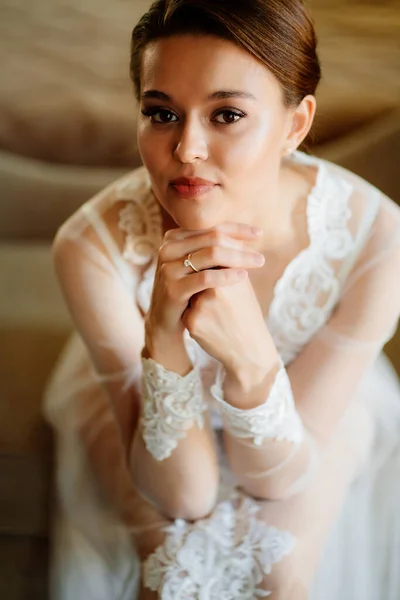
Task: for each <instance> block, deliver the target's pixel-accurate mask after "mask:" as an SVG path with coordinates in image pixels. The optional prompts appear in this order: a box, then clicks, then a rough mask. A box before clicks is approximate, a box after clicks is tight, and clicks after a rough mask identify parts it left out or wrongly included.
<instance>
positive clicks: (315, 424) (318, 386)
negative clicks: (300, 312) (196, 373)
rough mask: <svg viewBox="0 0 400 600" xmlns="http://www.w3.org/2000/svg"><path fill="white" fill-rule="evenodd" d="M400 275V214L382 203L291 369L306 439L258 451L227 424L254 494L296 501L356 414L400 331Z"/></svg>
mask: <svg viewBox="0 0 400 600" xmlns="http://www.w3.org/2000/svg"><path fill="white" fill-rule="evenodd" d="M399 273H400V211H399V209H398V207H397V206H396V205H394V203H392V202H391V201H390V200H388V199H386V198H383V199H382V202H381V207H380V210H379V212H378V215H377V217H376V219H375V221H374V224H373V227H372V228H371V231H370V234H369V236H368V239H367V241H366V243H365V244H364V246H363V248H362V250H361V252H360V253H359V255H358V259H357V261H356V262H355V264H354V265H353V267H352V269H351V272H350V273H349V275H348V276H347V278H346V280H345V283H344V286H343V289H342V292H341V296H340V299H339V301H338V302H337V304H336V306H335V308H334V310H333V312H332V314H331V316H330V318H329V319H328V320H327V322H326V324H325V325H324V326H323V327H321V328H320V329H319V331H318V332H317V333H316V334H315V335H314V336H313V337H312V339H311V341H310V342H309V343H308V344H307V345H306V346H304V348H303V349H302V350H301V351H300V352H299V354H298V355H297V356H296V357H295V358H294V360H292V362H290V363H289V364H287V366H286V373H287V376H288V378H289V381H290V390H291V393H292V394H293V398H294V403H295V408H296V411H297V415H298V416H299V418H300V419H301V422H302V424H303V428H304V439H303V440H302V441H301V442H300V441H299V439H297V440H295V439H292V440H291V441H290V439H288V438H287V439H286V440H285V439H283V440H282V441H278V439H279V436H269V438H268V439H266V440H265V441H264V443H263V444H262V446H261V447H258V448H257V447H256V446H255V445H254V443H251V442H252V440H251V436H250V435H249V436H248V438H247V440H245V439H241V440H239V438H238V436H235V432H234V431H232V429H231V430H230V432H229V429H230V427H229V423H228V424H227V425H228V426H227V448H228V453H229V455H230V460H231V465H232V468H233V470H234V471H235V473H236V474H237V476H238V477H239V480H240V482H241V483H242V485H243V486H244V487H245V488H246V489H247V490H248V491H249V492H250V493H252V494H254V495H256V496H261V497H274V498H276V497H282V496H286V495H290V494H291V493H295V492H296V491H298V490H299V489H301V487H302V486H303V485H305V483H306V481H307V480H308V478H309V477H310V476H311V475H312V472H313V467H314V466H315V465H316V464H318V460H319V457H320V456H321V454H322V453H323V451H324V447H325V446H326V445H327V444H328V443H329V441H330V439H331V438H332V436H334V435H336V434H337V432H338V431H339V430H340V428H341V427H343V426H344V423H345V421H346V416H347V415H348V414H349V413H350V411H352V410H353V409H354V406H355V399H356V397H357V390H358V388H359V386H360V383H361V382H362V380H363V377H364V375H365V374H366V373H367V372H368V370H369V368H370V367H371V366H372V364H373V362H374V361H375V359H376V358H377V356H378V355H379V353H380V352H381V350H382V348H383V346H384V345H385V343H386V342H387V341H388V340H389V339H390V338H391V337H392V336H393V334H394V332H395V330H396V327H397V322H398V318H399V313H400V285H399V282H398V276H399ZM268 402H269V398H268V399H267V400H266V405H268ZM359 435H362V433H361V423H360V431H354V443H355V446H356V445H357V443H356V442H357V436H359ZM274 437H275V439H273V438H274ZM281 439H282V436H281Z"/></svg>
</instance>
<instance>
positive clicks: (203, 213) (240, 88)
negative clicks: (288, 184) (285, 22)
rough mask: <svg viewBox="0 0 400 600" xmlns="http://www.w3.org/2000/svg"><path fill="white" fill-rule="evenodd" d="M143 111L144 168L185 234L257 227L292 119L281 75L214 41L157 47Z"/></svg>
mask: <svg viewBox="0 0 400 600" xmlns="http://www.w3.org/2000/svg"><path fill="white" fill-rule="evenodd" d="M140 108H141V114H140V116H139V123H138V142H139V149H140V153H141V156H142V159H143V163H144V165H145V166H146V168H147V170H148V172H149V174H150V179H151V182H152V187H153V191H154V194H155V196H156V198H157V199H158V201H159V202H160V204H161V205H162V206H163V207H164V209H165V210H166V211H167V212H168V213H169V214H170V215H171V217H172V218H173V220H174V221H175V222H176V223H177V225H178V226H179V227H185V228H189V229H207V228H209V227H213V226H215V225H217V224H219V223H222V222H224V221H241V222H247V223H254V217H255V216H256V217H257V216H258V215H260V216H262V212H264V213H265V210H268V198H269V195H270V194H272V193H276V185H277V180H278V177H279V170H280V162H281V156H282V149H283V147H284V143H285V140H286V138H287V135H288V128H289V126H290V125H289V123H290V114H289V111H288V110H287V109H286V108H285V107H284V104H283V95H282V90H281V88H280V85H279V83H278V82H277V80H276V79H275V77H274V76H273V75H272V74H271V73H270V72H269V71H268V69H267V68H266V67H265V66H264V65H262V64H261V63H260V62H259V61H257V60H256V59H255V58H253V57H252V56H251V55H250V54H249V53H247V52H245V51H244V50H242V49H241V48H239V47H238V46H236V45H235V44H233V43H231V42H228V41H225V40H222V39H219V38H216V37H211V36H209V37H208V36H193V35H184V36H175V37H171V38H166V39H161V40H158V41H156V42H153V43H152V44H150V45H149V46H148V47H147V48H146V50H145V52H144V56H143V61H142V73H141V107H140ZM196 178H197V180H196ZM198 179H200V180H205V181H204V182H202V181H198Z"/></svg>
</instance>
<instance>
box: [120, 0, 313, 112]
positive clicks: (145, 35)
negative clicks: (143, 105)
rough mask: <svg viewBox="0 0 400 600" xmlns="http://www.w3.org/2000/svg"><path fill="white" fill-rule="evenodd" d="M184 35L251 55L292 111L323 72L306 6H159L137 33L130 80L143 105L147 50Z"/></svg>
mask: <svg viewBox="0 0 400 600" xmlns="http://www.w3.org/2000/svg"><path fill="white" fill-rule="evenodd" d="M184 34H195V35H213V36H217V37H219V38H223V39H226V40H229V41H231V42H234V43H235V44H237V45H238V46H240V47H241V48H243V49H245V50H247V51H248V52H250V54H252V55H253V56H254V57H256V58H257V59H259V60H260V61H261V62H262V63H263V64H264V65H265V66H266V67H267V68H268V69H269V70H270V71H271V72H272V73H273V75H275V77H276V79H277V80H278V81H279V83H280V85H281V88H282V91H283V97H284V102H285V105H286V106H287V107H289V106H297V105H298V104H299V103H300V102H301V100H302V99H303V98H304V97H305V96H307V95H308V94H314V93H315V90H316V87H317V85H318V82H319V80H320V77H321V69H320V64H319V60H318V56H317V50H316V45H317V42H316V35H315V31H314V26H313V23H312V21H311V20H310V18H309V17H308V15H307V13H306V11H305V8H304V4H303V1H302V0H156V2H154V3H153V5H152V6H151V8H150V9H149V11H148V12H147V13H145V14H144V15H143V17H142V18H141V20H140V21H139V23H138V24H137V26H136V27H135V29H134V30H133V33H132V43H131V64H130V75H131V79H132V81H133V83H134V88H135V93H136V97H137V98H138V99H139V97H140V73H141V62H142V55H143V51H144V50H145V48H146V46H147V45H148V44H149V43H150V42H152V41H155V40H157V39H160V38H165V37H171V36H173V35H184Z"/></svg>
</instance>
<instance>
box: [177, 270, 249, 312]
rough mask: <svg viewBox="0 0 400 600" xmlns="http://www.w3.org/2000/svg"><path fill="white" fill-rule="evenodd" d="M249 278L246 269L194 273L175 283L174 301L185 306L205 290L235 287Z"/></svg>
mask: <svg viewBox="0 0 400 600" xmlns="http://www.w3.org/2000/svg"><path fill="white" fill-rule="evenodd" d="M247 276H248V274H247V271H246V269H215V270H214V269H209V270H206V271H200V272H199V273H193V275H190V277H183V278H182V279H179V280H177V281H174V282H173V284H172V286H171V288H170V289H171V292H172V293H171V294H170V295H171V296H172V298H171V299H172V300H175V301H176V302H178V303H182V304H185V303H187V302H188V301H189V299H190V298H191V297H192V296H193V295H194V294H199V293H200V292H203V291H204V290H209V289H213V288H217V287H223V286H228V285H233V284H235V283H238V282H239V281H242V280H243V279H246V277H247Z"/></svg>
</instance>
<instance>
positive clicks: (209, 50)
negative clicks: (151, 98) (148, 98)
mask: <svg viewBox="0 0 400 600" xmlns="http://www.w3.org/2000/svg"><path fill="white" fill-rule="evenodd" d="M141 82H142V92H143V91H144V92H145V91H148V90H154V89H155V90H160V91H163V92H165V93H167V94H169V95H170V94H171V95H172V93H173V92H174V94H175V95H176V94H180V93H184V94H185V95H188V94H189V95H191V94H195V95H199V94H200V95H201V96H202V97H203V98H204V99H208V98H209V97H210V96H211V95H212V94H215V93H216V92H218V91H221V90H235V91H241V92H243V93H244V94H248V95H253V96H254V97H255V98H256V99H257V97H260V98H261V97H263V96H264V95H265V94H266V93H267V94H271V93H272V92H273V90H274V88H276V87H277V88H278V90H279V84H278V82H277V81H276V79H275V78H274V76H273V75H272V73H271V72H270V71H269V70H268V69H267V68H266V67H265V66H264V65H263V64H262V63H261V62H260V61H259V60H258V59H256V58H255V57H253V56H252V55H251V54H250V53H249V52H246V51H245V50H244V49H242V48H240V47H239V46H237V45H236V44H234V43H232V42H229V41H227V40H224V39H221V38H217V37H214V36H200V35H196V36H195V35H182V36H173V37H169V38H162V39H159V40H156V41H154V42H152V43H151V44H149V45H148V46H147V48H146V49H145V51H144V53H143V59H142V69H141Z"/></svg>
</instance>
